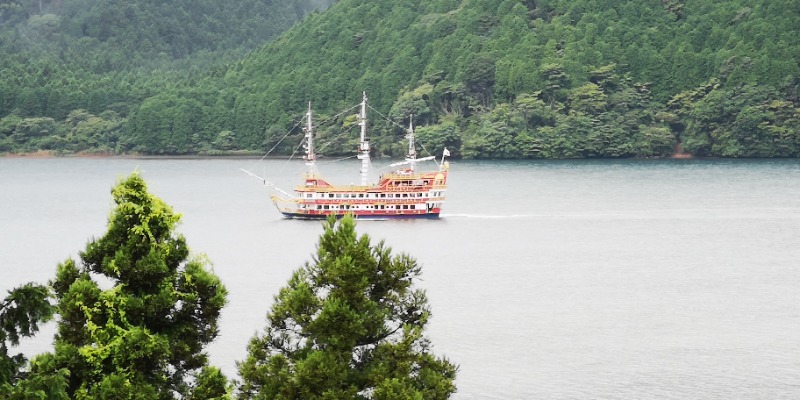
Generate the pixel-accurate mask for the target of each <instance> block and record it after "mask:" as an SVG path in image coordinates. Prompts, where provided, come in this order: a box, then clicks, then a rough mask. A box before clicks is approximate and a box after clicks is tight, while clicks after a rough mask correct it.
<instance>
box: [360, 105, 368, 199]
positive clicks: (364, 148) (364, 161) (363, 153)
mask: <svg viewBox="0 0 800 400" xmlns="http://www.w3.org/2000/svg"><path fill="white" fill-rule="evenodd" d="M358 124H359V125H360V126H361V143H360V144H359V146H358V151H359V153H358V159H359V160H361V186H367V173H368V172H369V140H367V92H364V97H363V99H362V100H361V114H359V116H358Z"/></svg>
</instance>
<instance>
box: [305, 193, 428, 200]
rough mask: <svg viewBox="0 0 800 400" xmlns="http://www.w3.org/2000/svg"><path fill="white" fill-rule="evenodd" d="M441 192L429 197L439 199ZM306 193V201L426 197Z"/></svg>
mask: <svg viewBox="0 0 800 400" xmlns="http://www.w3.org/2000/svg"><path fill="white" fill-rule="evenodd" d="M442 194H443V192H433V193H431V197H440V196H442ZM314 195H315V194H314V193H306V198H307V199H313V198H315V197H316V198H319V199H325V198H327V199H386V198H389V199H394V198H397V199H400V198H409V197H428V193H317V196H314Z"/></svg>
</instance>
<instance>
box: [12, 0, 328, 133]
mask: <svg viewBox="0 0 800 400" xmlns="http://www.w3.org/2000/svg"><path fill="white" fill-rule="evenodd" d="M334 1H335V0H288V1H280V2H274V1H272V0H242V1H236V2H224V1H223V2H220V1H215V0H174V1H168V2H165V1H160V0H131V1H122V2H119V1H95V0H33V1H32V0H10V1H4V2H2V4H0V54H2V57H0V70H2V71H3V73H2V74H1V75H0V117H3V116H6V115H8V114H10V113H14V114H17V115H19V116H23V117H26V116H37V117H52V118H55V119H63V118H65V117H66V115H67V114H68V113H69V112H71V111H73V110H75V109H87V110H88V111H90V112H94V113H100V112H102V111H104V110H106V109H109V108H110V109H112V110H116V111H124V110H125V109H127V108H129V107H132V106H138V104H139V103H140V102H141V101H142V100H143V99H144V98H146V97H148V96H150V95H152V94H154V93H156V92H157V91H159V90H162V89H164V88H165V87H166V86H171V85H174V84H175V82H176V81H178V80H179V79H181V78H180V77H186V76H188V75H189V74H190V73H196V71H202V70H205V69H208V68H210V67H212V66H214V65H224V64H223V63H224V62H226V61H230V60H233V59H236V58H239V57H242V56H244V55H245V54H246V53H247V52H248V51H250V50H251V49H253V48H255V47H257V46H261V45H263V44H264V43H265V42H267V41H269V40H271V39H273V38H274V37H276V36H277V35H279V34H280V33H281V32H283V31H285V30H286V29H288V28H289V27H290V26H292V25H293V24H294V23H295V22H296V21H298V20H300V19H301V18H302V17H303V16H305V14H307V13H308V12H310V11H313V10H315V9H324V8H327V6H329V5H330V4H331V3H333V2H334ZM153 71H159V72H155V73H154V72H153Z"/></svg>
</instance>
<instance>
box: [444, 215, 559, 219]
mask: <svg viewBox="0 0 800 400" xmlns="http://www.w3.org/2000/svg"><path fill="white" fill-rule="evenodd" d="M440 217H442V218H477V219H512V218H513V219H520V218H542V217H545V215H534V214H513V215H486V214H441V215H440Z"/></svg>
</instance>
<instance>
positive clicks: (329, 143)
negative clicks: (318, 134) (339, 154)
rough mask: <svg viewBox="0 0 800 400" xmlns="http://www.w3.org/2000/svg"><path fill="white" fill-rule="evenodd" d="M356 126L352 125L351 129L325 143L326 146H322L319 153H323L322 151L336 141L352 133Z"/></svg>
mask: <svg viewBox="0 0 800 400" xmlns="http://www.w3.org/2000/svg"><path fill="white" fill-rule="evenodd" d="M355 126H356V125H352V126H351V127H350V128H348V129H346V130H343V131H341V132H339V134H338V135H336V136H334V137H333V138H332V139H331V140H329V141H327V142H325V143H324V144H322V146H319V149H318V150H317V152H319V153H322V150H325V148H326V147H328V146H330V145H331V144H332V143H333V142H335V141H336V139H339V138H340V137H341V136H342V135H344V134H345V133H349V132H351V131H352V130H353V128H354V127H355Z"/></svg>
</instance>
